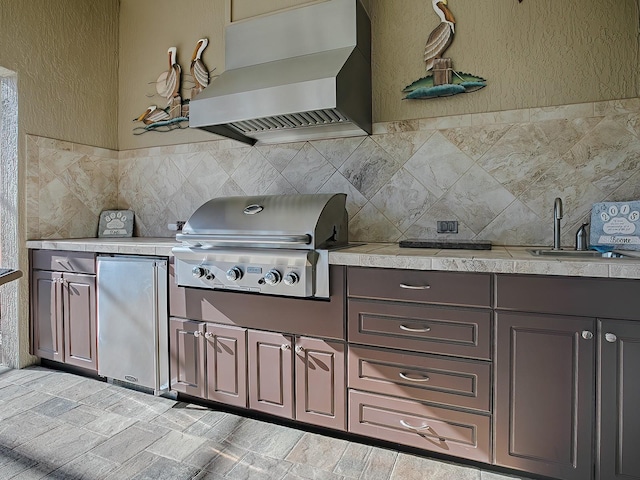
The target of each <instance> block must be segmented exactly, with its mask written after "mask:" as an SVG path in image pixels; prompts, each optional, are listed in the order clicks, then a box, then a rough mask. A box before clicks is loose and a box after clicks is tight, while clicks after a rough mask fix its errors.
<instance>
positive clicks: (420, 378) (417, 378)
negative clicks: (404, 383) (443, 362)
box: [398, 372, 429, 382]
mask: <svg viewBox="0 0 640 480" xmlns="http://www.w3.org/2000/svg"><path fill="white" fill-rule="evenodd" d="M398 376H399V377H400V378H402V379H403V380H409V381H410V382H428V381H429V377H428V376H427V375H417V376H415V377H410V376H409V374H407V373H404V372H400V373H399V374H398Z"/></svg>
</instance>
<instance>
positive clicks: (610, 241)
mask: <svg viewBox="0 0 640 480" xmlns="http://www.w3.org/2000/svg"><path fill="white" fill-rule="evenodd" d="M590 240H591V242H590V243H591V245H606V246H612V247H615V248H616V249H620V250H640V200H636V201H629V202H602V203H595V204H594V205H593V208H592V209H591V235H590Z"/></svg>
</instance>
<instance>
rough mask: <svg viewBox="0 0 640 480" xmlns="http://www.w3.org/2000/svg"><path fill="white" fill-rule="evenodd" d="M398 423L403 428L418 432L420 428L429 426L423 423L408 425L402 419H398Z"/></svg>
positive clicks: (424, 428)
mask: <svg viewBox="0 0 640 480" xmlns="http://www.w3.org/2000/svg"><path fill="white" fill-rule="evenodd" d="M400 425H402V426H403V427H404V428H408V429H409V430H413V431H414V432H420V431H422V430H426V429H428V428H429V425H426V424H423V425H421V426H419V427H414V426H413V425H409V424H408V423H407V422H405V421H404V420H400Z"/></svg>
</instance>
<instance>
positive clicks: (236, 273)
mask: <svg viewBox="0 0 640 480" xmlns="http://www.w3.org/2000/svg"><path fill="white" fill-rule="evenodd" d="M241 278H242V270H240V268H238V267H233V268H230V269H229V270H227V280H229V281H230V282H236V281H238V280H240V279H241Z"/></svg>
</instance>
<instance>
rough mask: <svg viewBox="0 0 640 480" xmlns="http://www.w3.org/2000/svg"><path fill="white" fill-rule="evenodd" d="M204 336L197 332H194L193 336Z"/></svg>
mask: <svg viewBox="0 0 640 480" xmlns="http://www.w3.org/2000/svg"><path fill="white" fill-rule="evenodd" d="M201 335H202V332H198V331H195V332H193V336H194V337H196V338H199V337H200V336H201Z"/></svg>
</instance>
